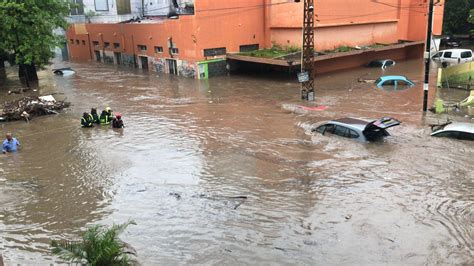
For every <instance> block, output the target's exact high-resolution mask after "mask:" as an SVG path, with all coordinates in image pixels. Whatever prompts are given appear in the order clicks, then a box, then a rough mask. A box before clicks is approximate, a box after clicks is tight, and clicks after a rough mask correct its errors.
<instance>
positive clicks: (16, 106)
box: [0, 95, 71, 121]
mask: <svg viewBox="0 0 474 266" xmlns="http://www.w3.org/2000/svg"><path fill="white" fill-rule="evenodd" d="M70 104H71V103H69V102H65V101H56V99H54V97H53V96H52V95H47V96H40V97H23V98H21V99H19V100H16V101H11V102H5V103H4V104H3V108H2V109H1V110H0V121H16V120H27V121H28V120H29V118H31V117H34V116H42V115H49V114H58V112H57V111H58V110H62V109H64V108H67V107H69V106H70Z"/></svg>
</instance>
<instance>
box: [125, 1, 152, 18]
mask: <svg viewBox="0 0 474 266" xmlns="http://www.w3.org/2000/svg"><path fill="white" fill-rule="evenodd" d="M151 3H152V2H151V1H150V4H151ZM131 13H132V9H131V5H130V0H117V15H126V14H131Z"/></svg>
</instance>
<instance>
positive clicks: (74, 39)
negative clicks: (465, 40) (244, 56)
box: [67, 0, 444, 78]
mask: <svg viewBox="0 0 474 266" xmlns="http://www.w3.org/2000/svg"><path fill="white" fill-rule="evenodd" d="M302 2H303V0H302V1H300V2H295V0H226V1H218V0H195V2H194V14H188V15H182V16H179V18H177V19H168V18H166V17H153V18H149V19H142V20H141V21H140V23H138V22H126V23H103V24H73V25H72V26H71V28H70V29H69V31H68V32H67V39H68V50H69V54H70V58H72V59H82V60H97V61H102V62H105V63H115V64H122V65H131V66H136V67H140V68H145V69H152V70H154V71H157V72H165V73H171V74H177V75H183V76H186V77H194V78H208V77H210V76H213V75H217V74H220V73H222V72H226V71H227V69H228V65H227V63H226V61H225V58H226V55H227V54H232V53H238V52H242V51H251V50H255V49H262V48H270V47H272V45H274V44H278V45H280V46H300V45H301V40H302V36H301V33H302V21H303V3H302ZM427 5H428V1H427V0H318V1H315V14H316V15H315V19H316V20H317V21H316V23H315V49H316V51H324V50H331V49H334V48H337V47H340V46H351V47H356V46H358V47H362V46H370V45H374V44H386V45H388V44H396V43H399V42H401V41H403V42H413V43H414V44H415V45H414V46H413V47H412V46H410V47H408V48H406V47H405V46H403V47H401V48H400V47H399V48H394V49H401V51H395V52H394V55H395V57H398V58H394V59H400V58H403V57H407V56H413V55H417V56H421V55H422V51H423V42H424V40H425V39H426V26H427V11H428V6H427ZM443 9H444V0H443V1H440V2H439V3H438V4H436V6H435V14H434V18H435V19H434V23H433V24H434V25H433V26H434V28H433V29H434V30H433V33H434V34H441V28H442V19H443ZM387 47H389V46H387ZM384 51H385V53H387V51H390V49H384ZM332 59H333V60H334V57H332ZM328 60H331V58H329V59H328ZM336 61H337V60H336ZM321 64H324V62H321ZM327 64H328V65H330V64H331V62H329V61H328V62H327ZM332 64H333V65H334V63H332ZM357 64H359V62H357ZM318 65H319V64H317V65H316V68H317V69H318ZM348 65H351V64H348ZM323 68H324V66H323ZM337 68H338V67H337V66H334V67H332V68H328V71H329V70H333V69H337Z"/></svg>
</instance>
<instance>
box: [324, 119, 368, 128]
mask: <svg viewBox="0 0 474 266" xmlns="http://www.w3.org/2000/svg"><path fill="white" fill-rule="evenodd" d="M329 123H334V124H341V125H347V126H350V127H353V128H356V129H359V130H364V129H365V127H366V126H367V125H368V124H369V123H370V122H367V121H365V120H362V119H357V118H351V117H345V118H340V119H335V120H331V121H329Z"/></svg>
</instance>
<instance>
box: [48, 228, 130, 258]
mask: <svg viewBox="0 0 474 266" xmlns="http://www.w3.org/2000/svg"><path fill="white" fill-rule="evenodd" d="M130 224H136V223H135V222H134V221H128V222H127V223H124V224H119V225H116V224H113V225H112V226H111V227H110V228H109V227H105V226H102V225H93V226H91V227H89V228H88V229H87V230H86V231H85V232H84V233H83V234H82V240H81V241H66V242H62V243H60V242H58V241H54V240H53V241H52V242H51V246H52V252H53V254H55V255H57V256H58V257H59V258H60V259H62V260H65V261H69V262H72V263H81V264H83V263H84V264H87V265H91V266H96V265H97V266H106V265H131V264H132V261H131V259H130V257H129V254H132V253H133V252H127V251H126V250H125V248H126V244H125V243H124V242H122V241H121V240H120V239H119V238H118V235H119V234H120V233H122V232H123V231H124V230H125V228H127V226H129V225H130Z"/></svg>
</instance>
